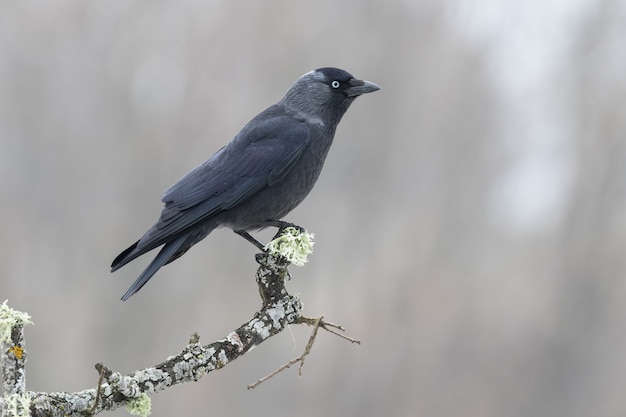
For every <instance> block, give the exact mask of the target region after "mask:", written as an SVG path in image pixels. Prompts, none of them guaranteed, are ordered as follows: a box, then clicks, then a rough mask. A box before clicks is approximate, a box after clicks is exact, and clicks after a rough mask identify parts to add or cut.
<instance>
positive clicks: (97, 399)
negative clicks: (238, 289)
mask: <svg viewBox="0 0 626 417" xmlns="http://www.w3.org/2000/svg"><path fill="white" fill-rule="evenodd" d="M256 258H257V262H258V263H259V265H260V266H259V268H258V270H257V273H256V281H257V283H258V286H259V293H260V295H261V299H262V302H263V304H262V307H261V309H260V310H259V311H257V312H256V313H255V314H254V316H253V317H252V318H251V319H250V320H249V321H247V322H246V323H244V324H243V325H241V326H240V327H239V328H237V329H236V330H234V331H232V332H231V333H230V334H229V335H228V336H226V337H225V338H224V339H220V340H218V341H215V342H213V343H211V344H208V345H205V346H202V345H201V344H200V343H199V338H198V336H197V335H196V334H194V335H192V338H191V340H190V341H189V344H188V345H187V346H185V348H184V349H183V350H182V351H181V352H180V353H178V354H177V355H175V356H171V357H169V358H167V359H166V360H165V361H164V362H162V363H160V364H158V365H155V366H152V367H149V368H145V369H141V370H139V371H135V372H132V373H131V374H128V375H122V374H120V373H119V372H113V371H111V370H110V369H109V368H108V367H106V366H105V365H103V364H97V365H96V369H97V370H98V372H99V374H100V379H99V382H98V385H99V386H98V387H97V388H92V389H87V390H84V391H80V392H75V393H67V392H56V393H45V392H32V391H25V383H24V365H25V360H26V350H25V348H24V338H23V324H18V325H16V326H13V327H12V333H11V341H10V342H9V343H8V344H9V346H8V348H7V346H2V356H1V358H0V359H1V360H2V364H1V365H2V371H3V377H4V398H0V409H1V410H2V416H3V417H4V416H9V415H11V416H13V415H20V413H21V412H22V411H24V412H26V414H24V415H29V413H30V415H31V416H34V417H39V416H47V417H48V416H86V415H95V414H98V413H99V412H101V411H103V410H114V409H116V408H119V407H121V406H123V405H127V404H129V403H131V404H132V403H133V401H137V400H138V399H141V398H144V399H145V398H146V397H145V396H146V395H151V394H153V393H156V392H159V391H162V390H164V389H166V388H168V387H170V386H172V385H176V384H181V383H185V382H191V381H197V380H198V379H200V378H201V377H202V376H204V375H206V374H207V373H209V372H211V371H214V370H217V369H220V368H222V367H224V366H226V365H228V364H229V363H230V362H232V361H233V360H235V359H237V358H239V357H240V356H243V355H244V354H245V353H246V352H248V351H249V350H250V349H252V348H253V347H255V346H257V345H259V344H260V343H262V342H263V341H265V340H267V339H268V338H270V337H272V336H274V335H276V334H278V333H280V332H281V331H283V330H284V329H285V328H286V327H287V326H288V325H289V324H297V323H306V324H311V320H312V319H308V318H306V317H303V316H302V315H301V309H302V304H301V302H300V300H299V299H298V298H297V297H295V296H292V295H290V294H289V293H288V292H287V290H286V289H285V285H284V282H285V279H286V278H288V277H289V272H288V270H287V267H288V266H289V262H288V261H287V260H285V258H283V257H281V256H278V255H273V254H269V253H260V254H257V255H256ZM320 325H322V326H323V327H324V323H323V322H322V321H321V318H320V319H319V321H318V322H317V324H316V328H315V331H317V328H318V327H320ZM307 348H308V349H309V350H310V347H307ZM18 356H19V358H18ZM20 399H23V400H24V401H25V402H22V403H20V402H19V401H20ZM19 404H21V406H20V405H19ZM20 407H21V408H20ZM144 411H145V410H144ZM148 413H149V411H148Z"/></svg>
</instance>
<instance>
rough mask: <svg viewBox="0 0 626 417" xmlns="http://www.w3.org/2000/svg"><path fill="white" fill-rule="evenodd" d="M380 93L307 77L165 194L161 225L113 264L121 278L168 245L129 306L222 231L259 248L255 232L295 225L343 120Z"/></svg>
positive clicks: (333, 71) (326, 76) (336, 74)
mask: <svg viewBox="0 0 626 417" xmlns="http://www.w3.org/2000/svg"><path fill="white" fill-rule="evenodd" d="M379 89H380V88H379V87H378V86H377V85H376V84H374V83H371V82H368V81H362V80H358V79H356V78H354V77H353V76H352V75H351V74H350V73H348V72H346V71H344V70H341V69H338V68H320V69H317V70H314V71H311V72H308V73H306V74H304V75H303V76H302V77H300V78H299V79H298V80H297V81H296V82H295V84H293V85H292V86H291V88H290V89H289V90H288V91H287V93H286V94H285V96H284V97H283V98H282V99H281V100H280V101H279V102H278V103H276V104H274V105H273V106H270V107H269V108H267V109H266V110H264V111H263V112H261V113H260V114H259V115H257V116H256V117H255V118H254V119H252V120H251V121H250V122H249V123H248V124H247V125H245V126H244V128H243V129H242V130H241V131H240V132H239V133H238V134H237V135H236V136H235V137H234V139H233V140H232V141H231V142H230V143H229V144H228V145H226V146H224V147H223V148H221V149H220V150H218V151H217V152H216V153H215V154H214V155H213V156H212V157H211V158H209V160H207V161H206V162H204V163H202V164H201V165H200V166H198V167H197V168H195V169H194V170H193V171H191V172H190V173H188V174H187V175H185V176H184V177H183V178H181V179H180V180H179V181H178V182H177V183H176V184H174V185H173V186H172V187H170V189H169V190H167V191H166V192H165V195H164V196H163V198H162V200H161V201H162V202H163V203H165V207H164V208H163V211H162V212H161V217H160V218H159V220H158V221H157V222H156V224H155V225H154V226H152V228H150V230H148V231H147V232H146V233H145V234H144V235H143V236H142V237H141V239H139V240H138V241H137V242H135V243H134V244H133V245H131V246H130V247H129V248H128V249H126V250H125V251H123V252H122V253H120V254H119V255H118V256H117V258H115V260H114V261H113V263H112V264H111V272H113V271H116V270H118V269H119V268H121V267H122V266H124V265H126V264H127V263H128V262H130V261H132V260H133V259H135V258H137V257H138V256H141V255H143V254H144V253H146V252H149V251H151V250H152V249H155V248H157V247H159V246H162V245H163V248H162V249H161V251H160V252H159V253H158V255H157V256H156V257H155V258H154V259H153V260H152V262H151V263H150V264H149V265H148V267H147V268H146V269H145V270H144V271H143V272H142V273H141V275H139V277H138V278H137V280H136V281H135V282H134V283H133V285H132V286H131V287H130V288H129V289H128V291H126V294H124V296H123V297H122V300H127V299H128V298H129V297H130V296H131V295H133V294H135V293H136V292H137V291H139V289H141V287H143V286H144V285H145V283H146V282H148V280H149V279H150V278H151V277H152V276H153V275H154V274H155V273H156V272H157V271H158V270H159V268H161V267H162V266H163V265H166V264H168V263H170V262H172V261H173V260H175V259H177V258H179V257H180V256H182V255H183V254H184V253H185V252H187V251H188V250H189V248H191V247H192V246H193V245H195V244H196V243H198V242H200V241H201V240H202V239H204V238H205V237H206V236H207V235H208V234H209V233H211V231H212V230H213V229H215V228H217V227H229V228H231V229H233V230H234V231H235V232H236V233H238V234H240V235H241V236H243V237H245V238H246V239H248V240H250V241H251V242H256V241H255V240H254V238H252V236H250V235H249V234H248V231H251V230H260V229H263V228H265V227H268V226H274V227H279V228H282V227H284V226H285V225H288V224H289V223H286V222H282V221H281V219H282V218H283V217H284V216H285V215H286V214H287V213H289V212H290V211H291V210H293V209H294V208H295V207H296V206H297V205H298V204H300V202H302V200H304V198H305V197H306V196H307V194H308V193H309V191H311V189H312V188H313V185H314V184H315V181H316V180H317V178H318V176H319V174H320V172H321V171H322V166H323V165H324V160H325V158H326V154H327V153H328V149H329V148H330V145H331V143H332V141H333V137H334V136H335V129H336V128H337V125H338V124H339V121H340V120H341V117H342V116H343V115H344V113H345V112H346V110H348V107H349V106H350V104H352V102H353V101H354V99H356V98H357V97H358V96H360V95H361V94H366V93H371V92H373V91H377V90H379ZM257 243H258V242H257Z"/></svg>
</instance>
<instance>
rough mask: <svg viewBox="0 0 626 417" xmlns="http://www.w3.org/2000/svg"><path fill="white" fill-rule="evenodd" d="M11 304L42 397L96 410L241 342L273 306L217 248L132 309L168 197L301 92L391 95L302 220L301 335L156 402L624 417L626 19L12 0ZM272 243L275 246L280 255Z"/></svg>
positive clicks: (426, 1) (6, 106) (489, 5)
mask: <svg viewBox="0 0 626 417" xmlns="http://www.w3.org/2000/svg"><path fill="white" fill-rule="evenodd" d="M0 6H1V10H2V12H1V13H0V190H1V193H2V204H1V205H0V230H1V234H0V302H1V301H3V300H4V299H9V305H10V306H11V307H13V308H16V309H19V310H22V311H27V312H28V313H30V314H31V315H32V317H33V320H34V322H35V326H34V327H32V326H31V327H28V328H27V329H26V340H27V347H28V353H29V358H28V366H27V388H28V389H29V390H34V391H78V390H82V389H87V388H91V387H94V386H95V384H96V382H97V373H96V371H95V370H94V368H93V365H94V364H95V363H96V362H100V361H102V362H104V363H105V364H107V365H108V366H109V367H111V368H112V369H114V370H117V371H121V372H124V373H128V372H131V371H133V370H136V369H140V368H144V367H147V366H151V365H154V364H157V363H159V362H161V361H162V360H164V359H165V358H166V357H167V356H168V355H171V354H175V353H177V352H179V351H180V349H182V348H183V346H184V345H185V344H186V343H187V341H188V339H189V336H190V335H191V333H192V332H194V331H197V332H198V333H199V334H200V336H201V341H203V342H207V343H208V342H210V341H213V340H216V339H219V338H222V337H224V336H225V335H226V334H228V333H229V332H230V331H231V330H233V329H235V328H236V327H238V326H239V325H240V324H242V323H243V322H245V321H246V320H248V319H249V318H250V317H251V316H252V314H253V313H254V311H256V310H257V309H258V307H259V305H260V299H259V297H258V294H257V288H256V284H255V282H254V273H255V270H256V264H255V262H254V253H255V249H254V247H253V246H252V245H250V244H249V243H247V242H246V241H244V240H243V239H241V238H240V237H238V236H236V235H235V234H233V233H232V232H230V231H229V230H219V231H216V232H214V233H213V234H212V235H211V236H210V237H209V238H208V239H206V240H205V241H203V242H202V243H201V244H199V245H197V246H196V247H194V248H193V249H192V250H191V251H190V252H189V253H188V254H186V255H185V256H184V257H183V258H182V259H180V260H179V261H177V262H175V263H174V264H172V265H170V266H168V267H166V268H164V269H163V270H161V271H160V272H159V273H158V274H157V275H156V277H155V278H154V279H153V280H152V281H151V282H150V284H149V285H147V286H146V287H144V289H142V291H141V292H139V293H138V294H137V295H135V296H134V297H133V298H131V299H130V300H129V301H128V302H126V303H122V302H121V301H119V297H120V296H121V295H122V294H123V293H124V291H126V289H127V288H128V287H129V286H130V284H131V283H132V281H134V279H135V278H136V276H137V275H138V274H139V272H140V271H141V270H142V269H143V268H144V266H145V265H146V263H147V262H148V261H149V258H150V256H147V257H144V258H140V260H138V261H136V262H133V263H132V264H130V265H128V266H127V267H125V268H123V269H122V270H120V271H118V272H116V273H115V274H114V275H111V274H110V273H109V265H110V263H111V261H112V259H113V258H114V257H115V256H116V255H117V254H118V253H119V252H120V251H121V250H123V249H124V248H126V247H127V246H128V245H129V244H131V243H132V242H134V241H135V240H136V239H138V238H139V237H140V236H141V235H142V234H143V232H144V231H145V230H147V228H148V227H149V226H151V225H152V224H153V222H154V221H155V220H156V218H157V216H158V215H159V212H160V210H161V203H160V197H161V195H162V194H163V192H164V191H165V190H166V189H167V188H168V187H169V186H170V185H171V184H173V183H174V182H175V181H176V180H178V178H180V177H181V176H182V175H184V174H185V173H186V172H188V171H189V170H190V169H191V168H193V167H195V166H196V165H197V164H199V163H201V162H202V161H204V160H205V159H207V158H208V157H209V156H210V155H211V154H212V153H213V152H214V151H215V150H217V149H218V148H219V147H221V146H222V145H224V144H225V143H226V142H228V141H229V140H230V139H231V138H232V136H233V135H234V134H235V133H236V132H237V131H238V130H239V129H240V128H241V127H242V126H243V125H244V124H245V123H246V122H247V121H248V120H250V119H251V118H252V117H253V116H254V115H255V114H257V113H258V112H260V111H261V110H263V109H264V108H265V107H267V106H268V105H270V104H272V103H273V102H275V101H277V100H278V99H279V98H280V97H281V96H282V95H283V93H284V92H285V91H286V90H287V88H289V86H290V85H291V84H292V83H293V82H294V81H295V80H296V79H297V78H298V77H299V76H300V75H301V74H303V73H305V72H307V71H310V70H312V69H314V68H318V67H322V66H337V67H341V68H345V69H347V70H348V71H350V72H352V73H353V74H354V75H355V76H357V77H360V78H364V79H367V80H370V81H373V82H376V83H377V84H379V85H380V86H381V87H382V90H381V91H379V92H377V93H375V94H372V95H367V96H365V97H362V98H359V99H358V100H357V101H356V102H355V103H354V104H353V105H352V108H351V109H350V110H349V111H348V113H347V114H346V116H345V117H344V119H343V122H342V123H341V125H340V126H339V129H338V132H337V135H336V137H335V143H334V145H333V148H332V149H331V152H330V155H329V157H328V159H327V161H326V165H325V170H324V172H323V173H322V176H321V178H320V180H319V181H318V183H317V186H316V188H315V189H314V190H313V192H312V193H311V194H310V196H309V198H308V199H307V200H306V201H305V202H304V203H303V204H302V205H301V206H300V207H299V208H298V209H296V210H295V211H294V212H292V213H291V214H290V215H289V216H288V218H287V220H290V221H293V222H296V223H298V224H300V225H302V226H304V227H306V228H307V229H309V230H310V231H312V232H314V233H316V246H315V253H314V254H313V255H312V257H311V258H310V262H309V263H308V264H307V265H306V266H305V267H303V268H297V267H292V269H291V272H292V275H293V279H292V280H291V282H289V284H288V287H289V288H290V290H291V291H292V292H293V293H297V294H299V295H300V296H301V298H302V300H303V302H304V306H305V310H304V312H305V314H307V315H309V316H317V315H321V314H324V315H325V316H326V318H327V319H328V320H330V321H334V322H338V323H340V324H342V325H344V326H345V327H346V328H347V329H348V334H349V335H351V336H353V337H356V338H358V339H361V340H362V345H361V346H356V345H350V344H349V343H347V342H345V341H343V340H340V339H339V338H336V337H334V336H332V335H329V334H327V333H323V332H322V333H320V335H319V336H318V340H317V343H316V345H315V347H314V350H313V353H312V354H311V355H310V356H309V357H308V358H307V362H306V365H305V368H304V377H303V378H302V379H298V376H297V371H296V370H295V369H291V370H289V371H287V372H285V373H283V374H281V375H279V376H277V377H276V378H274V379H273V380H271V381H269V382H266V383H265V384H263V385H261V386H260V387H258V388H257V389H256V390H252V391H248V390H247V389H246V385H247V384H249V383H251V382H254V381H255V380H256V379H258V378H259V377H261V376H263V375H265V374H267V373H269V372H270V371H272V370H274V369H275V368H277V367H278V366H279V365H281V364H283V363H284V362H286V361H287V360H289V359H291V358H293V357H295V356H297V355H299V354H300V353H301V352H302V350H303V349H304V347H305V345H306V342H307V338H308V335H309V331H310V329H307V328H302V327H292V329H291V330H292V331H291V333H290V332H288V331H287V332H284V333H282V334H280V335H278V336H277V337H274V338H272V339H270V340H269V341H267V342H266V343H264V344H262V345H261V346H259V347H258V348H257V349H255V350H253V351H251V352H250V353H249V354H247V355H246V356H244V357H243V358H241V359H239V360H237V361H235V362H233V363H232V364H230V365H229V366H227V367H226V368H224V369H222V370H220V371H218V372H214V373H211V374H209V375H208V376H206V377H205V378H203V379H202V380H200V381H199V382H197V383H194V384H186V385H182V386H177V387H174V388H172V389H169V390H167V391H165V392H163V393H160V394H158V395H156V396H154V397H153V414H152V415H153V416H171V415H198V414H205V415H213V416H220V415H228V416H232V415H236V416H253V415H254V416H270V415H271V416H276V417H279V416H293V415H298V416H320V415H329V416H334V415H344V416H346V415H347V416H378V415H388V416H430V417H433V416H434V417H436V416H457V415H463V416H466V417H472V416H481V417H484V416H502V415H506V416H570V417H571V416H574V417H575V416H590V415H593V416H624V415H626V400H625V399H624V398H625V397H624V391H625V390H626V358H625V354H626V353H625V352H626V284H625V281H624V275H625V272H626V271H625V270H626V256H625V251H626V137H625V136H626V134H625V132H626V4H624V2H620V1H612V0H595V1H591V0H567V1H565V0H546V1H542V2H540V3H534V2H524V1H521V0H511V1H507V2H499V1H495V0H475V1H469V0H445V1H438V0H437V1H436V0H410V1H409V0H406V1H385V2H383V1H371V0H370V1H356V0H353V1H343V2H336V1H330V0H320V1H315V2H294V1H287V0H271V1H263V2H260V1H239V2H227V1H218V0H214V1H199V0H182V1H177V2H173V1H172V2H166V1H150V2H147V1H144V2H137V1H135V2H130V1H127V0H106V1H104V0H92V1H89V2H85V1H79V0H61V1H55V2H44V1H36V0H20V1H7V0H0ZM272 234H273V231H265V232H263V233H260V234H259V235H258V236H259V238H261V239H267V238H268V237H269V236H271V235H272ZM114 415H120V416H122V415H127V414H126V412H125V411H124V410H123V409H122V410H118V411H117V412H115V413H114Z"/></svg>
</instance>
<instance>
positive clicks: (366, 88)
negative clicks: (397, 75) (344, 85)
mask: <svg viewBox="0 0 626 417" xmlns="http://www.w3.org/2000/svg"><path fill="white" fill-rule="evenodd" d="M350 85H352V87H350V88H348V89H347V90H346V94H347V96H348V97H358V96H360V95H361V94H367V93H373V92H374V91H378V90H380V87H379V86H377V85H376V84H374V83H371V82H369V81H364V80H357V79H356V78H353V79H351V80H350Z"/></svg>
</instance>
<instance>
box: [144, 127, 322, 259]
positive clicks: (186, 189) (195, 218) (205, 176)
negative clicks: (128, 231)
mask: <svg viewBox="0 0 626 417" xmlns="http://www.w3.org/2000/svg"><path fill="white" fill-rule="evenodd" d="M309 140H310V132H309V129H308V128H307V126H306V124H305V123H303V122H302V121H299V120H297V119H294V118H292V117H288V116H280V117H272V118H268V119H265V120H262V121H258V120H257V119H255V120H253V121H252V122H251V123H249V124H248V125H247V126H246V127H244V129H243V130H242V131H241V132H240V133H239V134H238V135H237V136H236V137H235V138H234V139H233V141H232V142H230V143H229V144H228V145H227V146H225V147H224V148H222V149H220V150H219V151H218V152H217V153H215V154H214V155H213V156H212V157H211V158H210V159H209V160H207V161H206V162H204V163H203V164H202V165H200V166H198V167H197V168H196V169H194V170H193V171H191V172H190V173H189V174H187V175H186V176H185V177H183V178H182V179H181V180H180V181H178V182H177V183H176V184H174V185H173V186H172V187H171V188H170V189H169V190H167V192H166V193H165V195H164V196H163V199H162V201H163V202H164V203H165V207H164V208H163V211H162V213H161V218H160V219H159V221H158V222H157V224H156V225H155V226H154V227H153V228H152V229H151V230H150V231H149V232H148V233H147V234H146V236H144V237H143V238H142V239H141V241H140V242H139V247H140V248H142V249H144V250H146V251H147V250H150V249H148V248H147V247H148V246H149V247H151V248H155V247H157V246H160V245H161V244H163V243H165V242H167V241H168V240H169V239H171V238H172V237H174V236H177V235H178V234H179V233H181V232H183V231H185V230H187V229H189V228H190V227H193V226H195V225H197V224H199V223H201V222H203V221H204V220H206V219H207V218H208V217H210V216H212V215H215V214H217V213H219V212H221V211H223V210H228V209H230V208H233V207H235V206H237V205H238V204H240V203H242V202H243V201H245V200H246V199H248V198H249V197H250V196H252V195H253V194H254V193H256V192H257V191H259V190H260V189H262V188H263V187H265V186H268V185H273V184H276V183H278V182H280V181H281V180H282V179H283V178H284V177H285V175H287V173H288V172H289V171H290V170H291V168H292V167H293V165H294V163H295V162H296V161H297V160H298V158H299V157H300V155H301V154H302V151H303V150H304V149H305V147H306V146H307V144H308V143H309Z"/></svg>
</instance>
